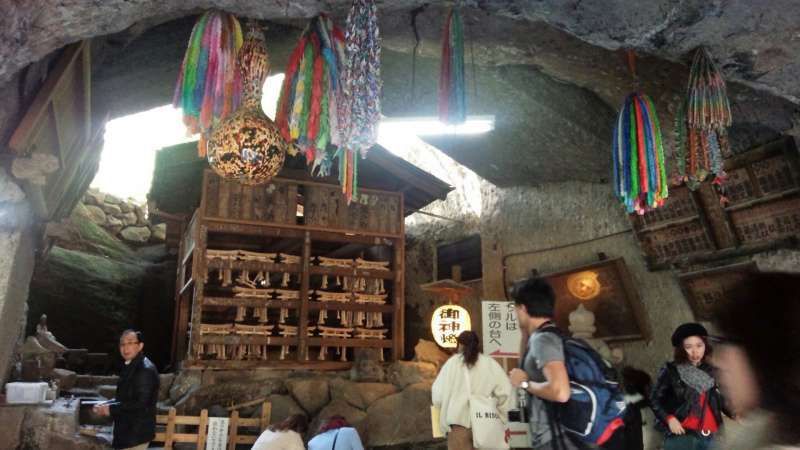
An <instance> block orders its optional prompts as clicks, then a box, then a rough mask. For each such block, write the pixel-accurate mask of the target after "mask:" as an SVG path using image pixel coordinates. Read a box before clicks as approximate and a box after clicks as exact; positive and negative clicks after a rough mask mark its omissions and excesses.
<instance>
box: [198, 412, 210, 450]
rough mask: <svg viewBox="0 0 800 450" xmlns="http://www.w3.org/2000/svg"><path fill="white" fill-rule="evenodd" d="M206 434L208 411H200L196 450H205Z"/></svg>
mask: <svg viewBox="0 0 800 450" xmlns="http://www.w3.org/2000/svg"><path fill="white" fill-rule="evenodd" d="M207 433H208V410H207V409H204V410H202V411H200V423H199V424H198V425H197V450H206V434H207Z"/></svg>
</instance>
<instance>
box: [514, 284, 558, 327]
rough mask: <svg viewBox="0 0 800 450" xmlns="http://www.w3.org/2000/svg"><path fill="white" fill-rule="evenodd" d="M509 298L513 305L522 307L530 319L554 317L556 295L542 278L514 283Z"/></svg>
mask: <svg viewBox="0 0 800 450" xmlns="http://www.w3.org/2000/svg"><path fill="white" fill-rule="evenodd" d="M511 297H512V298H513V299H514V304H516V305H521V306H524V307H525V311H527V312H528V315H529V316H531V317H545V318H548V319H552V318H553V317H554V316H555V313H554V311H555V306H556V295H555V293H554V292H553V287H552V286H550V283H548V282H547V280H545V279H544V278H528V279H527V280H523V281H519V282H517V283H514V286H512V288H511Z"/></svg>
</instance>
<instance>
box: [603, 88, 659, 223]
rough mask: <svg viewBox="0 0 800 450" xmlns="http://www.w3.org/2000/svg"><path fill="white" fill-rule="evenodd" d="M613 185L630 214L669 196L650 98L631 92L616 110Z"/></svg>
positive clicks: (656, 118)
mask: <svg viewBox="0 0 800 450" xmlns="http://www.w3.org/2000/svg"><path fill="white" fill-rule="evenodd" d="M613 153H614V188H615V193H616V194H617V197H619V199H620V200H621V201H622V203H623V204H624V205H625V208H626V209H627V211H628V212H629V213H632V212H636V213H637V214H644V213H645V212H646V211H647V210H649V209H654V208H658V207H660V206H663V204H664V200H666V198H667V195H668V188H667V175H666V170H665V167H664V149H663V146H662V144H661V129H660V126H659V124H658V116H657V115H656V109H655V107H654V106H653V101H652V100H651V99H650V97H648V96H647V95H645V94H642V93H638V92H635V93H632V94H630V95H628V97H627V98H626V99H625V104H624V105H623V106H622V110H621V111H620V113H619V118H618V119H617V125H616V127H615V129H614V138H613Z"/></svg>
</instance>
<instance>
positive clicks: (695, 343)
mask: <svg viewBox="0 0 800 450" xmlns="http://www.w3.org/2000/svg"><path fill="white" fill-rule="evenodd" d="M672 346H673V347H674V355H673V360H672V362H668V363H666V364H665V365H664V367H663V368H662V369H661V372H660V373H659V375H658V379H657V381H656V384H655V386H654V387H653V392H652V394H651V396H650V406H651V408H652V409H653V413H655V415H656V419H657V420H658V423H657V426H658V427H659V428H660V429H661V430H662V431H663V432H664V433H665V437H664V450H684V449H685V450H706V449H708V448H710V446H711V444H712V442H713V439H714V437H715V436H716V435H717V432H718V431H719V430H720V428H721V427H722V413H723V412H724V413H725V414H726V415H728V416H730V415H731V414H729V413H728V411H727V409H726V408H725V401H724V399H723V398H722V394H721V393H720V390H719V387H718V385H717V381H716V379H715V378H714V373H713V372H712V367H711V365H710V364H709V363H708V358H709V357H710V356H711V353H712V348H711V345H710V344H709V342H708V331H706V329H705V327H703V326H702V325H700V324H699V323H685V324H683V325H681V326H679V327H678V328H677V329H675V332H674V333H673V334H672Z"/></svg>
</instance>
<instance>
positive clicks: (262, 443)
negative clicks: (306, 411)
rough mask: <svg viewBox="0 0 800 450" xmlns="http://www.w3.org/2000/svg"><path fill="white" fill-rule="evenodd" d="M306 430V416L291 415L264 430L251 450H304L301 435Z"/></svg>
mask: <svg viewBox="0 0 800 450" xmlns="http://www.w3.org/2000/svg"><path fill="white" fill-rule="evenodd" d="M306 430H308V419H306V416H305V415H303V414H292V415H291V416H289V417H287V418H285V419H283V420H282V421H280V422H278V423H274V424H272V425H270V426H269V427H268V428H267V429H266V430H264V432H263V433H261V436H259V437H258V439H257V440H256V442H255V444H253V447H252V449H251V450H305V448H306V447H305V445H303V436H302V435H303V434H304V433H305V432H306Z"/></svg>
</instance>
